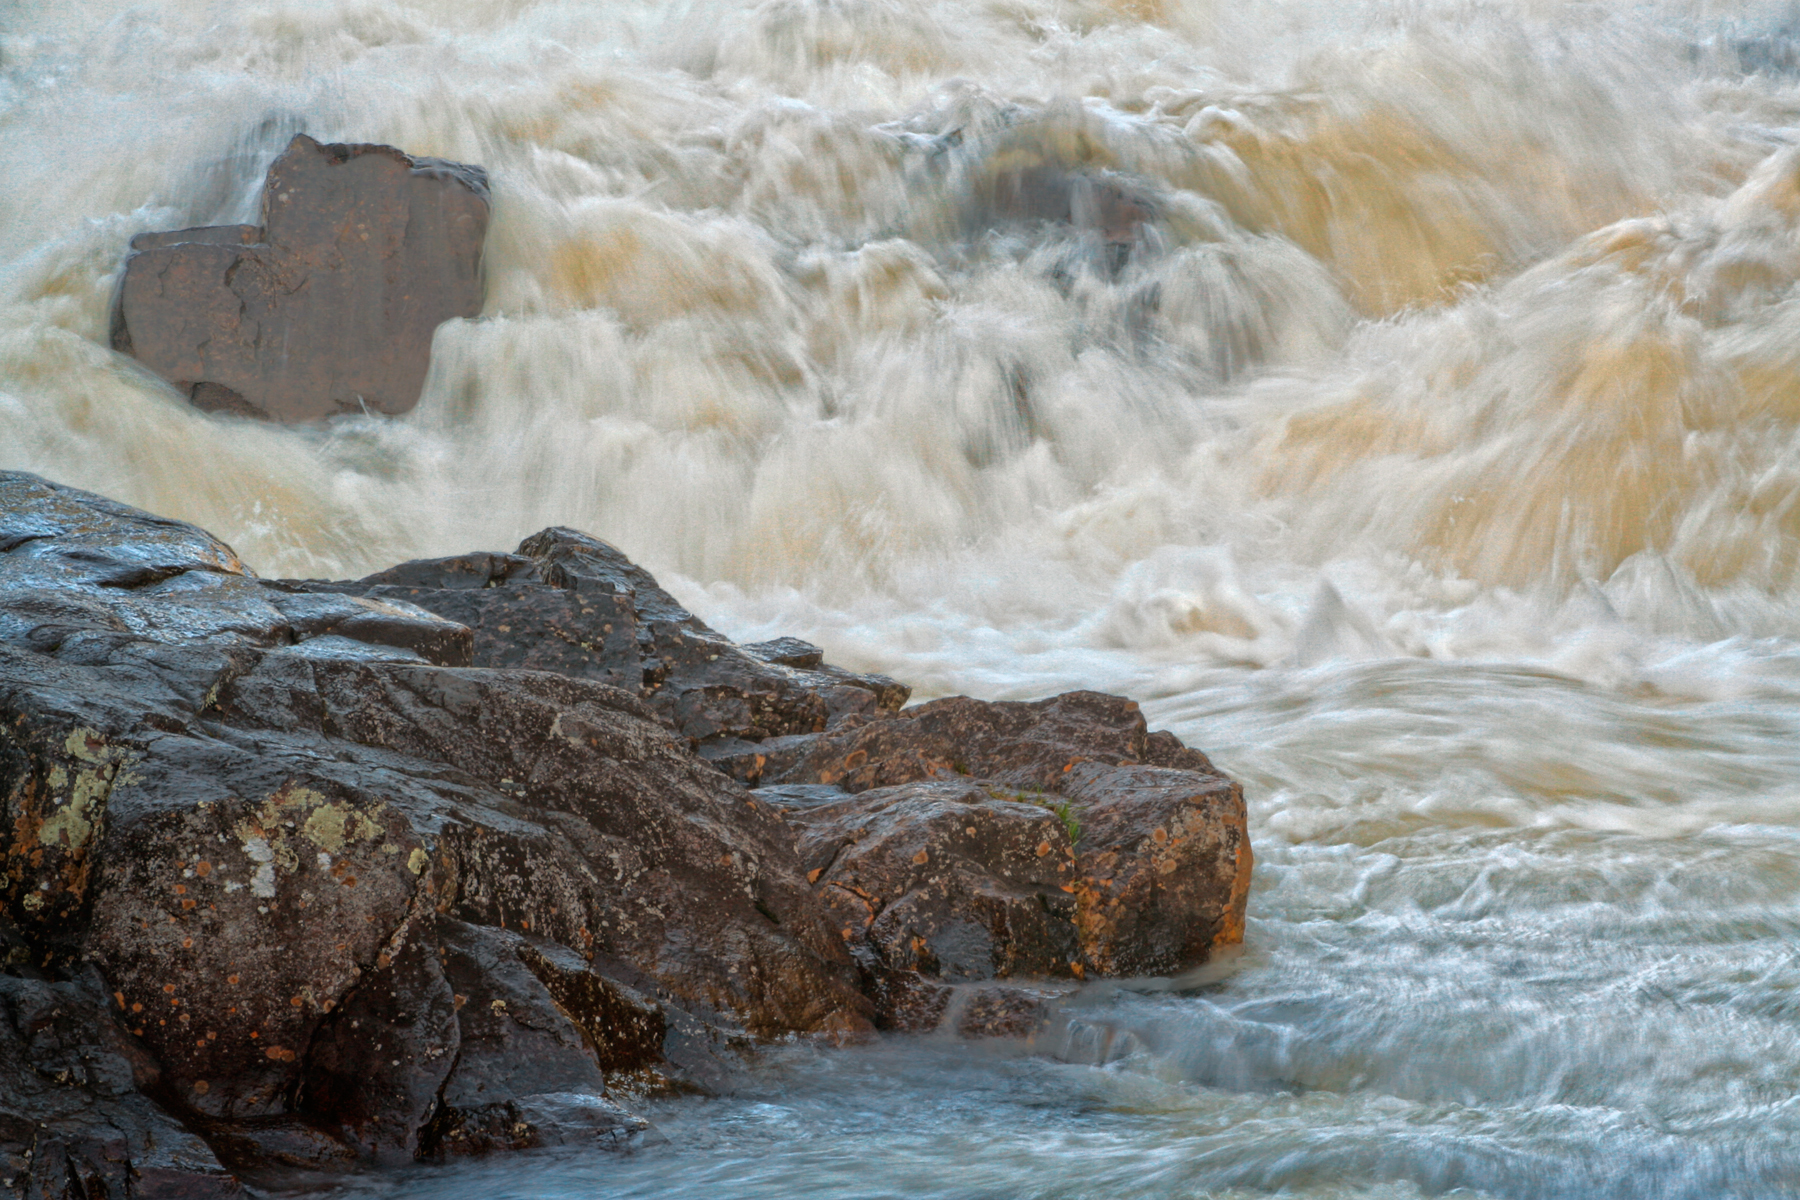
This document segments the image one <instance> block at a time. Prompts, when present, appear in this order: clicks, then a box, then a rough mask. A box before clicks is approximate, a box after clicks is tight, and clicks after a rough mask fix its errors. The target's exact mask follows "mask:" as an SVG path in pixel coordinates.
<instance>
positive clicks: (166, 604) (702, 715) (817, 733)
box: [0, 473, 1250, 1194]
mask: <svg viewBox="0 0 1800 1200" xmlns="http://www.w3.org/2000/svg"><path fill="white" fill-rule="evenodd" d="M905 698H906V691H905V689H904V688H903V687H901V686H900V685H898V684H895V683H893V681H891V680H887V679H884V678H882V677H879V676H867V675H856V674H853V673H850V672H846V671H842V670H838V669H836V668H833V667H831V666H830V665H828V664H827V663H825V662H824V659H823V655H822V654H821V653H820V652H819V651H818V649H817V647H813V646H810V645H808V644H807V643H804V642H799V641H797V640H795V639H776V640H774V641H771V642H764V643H758V644H756V645H752V646H738V645H735V644H733V643H732V642H730V641H729V640H728V639H726V638H724V637H723V636H722V635H720V634H719V633H717V632H716V631H714V630H712V629H711V628H709V627H708V626H706V625H705V624H704V623H703V622H701V621H700V620H699V619H698V618H697V617H695V616H694V615H693V614H692V613H690V612H688V611H687V610H686V609H684V608H682V607H681V606H680V605H679V604H678V603H677V602H676V601H675V600H674V598H673V597H671V596H670V595H669V594H668V593H667V592H665V591H664V590H663V589H662V588H660V587H659V586H658V585H657V584H656V581H655V580H654V579H652V578H651V577H650V576H649V575H648V574H647V573H645V572H644V571H643V570H642V569H641V568H638V567H636V566H635V565H634V564H632V563H630V562H629V561H628V560H626V559H625V558H624V557H623V556H622V555H621V554H619V552H618V551H617V550H615V549H613V548H612V547H610V546H607V545H606V544H605V543H602V542H598V541H596V540H595V539H592V538H589V537H586V536H585V535H582V534H578V533H574V532H572V531H569V530H560V529H552V530H546V531H544V532H543V533H541V534H538V535H536V536H534V537H532V538H529V539H527V540H526V541H525V542H524V543H523V544H521V546H520V547H519V548H518V550H517V551H516V552H515V553H511V554H502V553H479V554H468V555H462V556H458V557H455V558H449V559H437V560H430V561H425V562H415V563H407V564H403V565H401V566H399V567H395V568H393V569H391V570H388V571H384V572H381V573H379V574H378V575H374V576H371V577H369V578H367V579H364V580H358V581H353V582H337V583H333V582H325V581H292V580H290V581H265V580H261V579H258V578H257V577H256V576H255V575H254V574H252V573H251V572H250V571H249V570H248V569H247V568H245V567H244V566H243V564H242V563H241V562H239V561H238V560H237V558H236V556H235V555H234V554H233V553H232V552H231V550H230V548H229V547H227V546H225V545H223V544H222V543H220V542H218V541H217V540H215V539H213V538H211V537H210V536H208V535H207V534H205V533H203V532H202V531H200V530H197V529H195V528H193V527H192V526H187V525H183V524H180V523H179V522H173V521H166V520H162V519H159V518H155V517H152V516H150V515H148V514H145V513H141V512H138V511H136V510H133V509H129V508H126V507H124V506H122V505H117V504H114V503H112V502H110V501H106V500H104V499H102V498H100V497H96V496H92V495H89V494H87V493H82V492H76V491H73V490H71V489H66V488H60V487H57V486H55V485H53V484H49V483H46V482H45V481H43V480H40V479H36V478H35V477H31V476H26V475H18V474H4V473H0V913H4V914H8V915H9V917H10V918H11V919H10V921H9V922H0V998H6V997H13V996H14V995H15V994H16V995H17V996H26V995H27V993H29V995H30V996H35V997H38V999H34V1000H31V1004H33V1005H37V1008H34V1009H32V1011H34V1012H35V1011H38V1010H40V1009H42V1007H43V1001H42V997H43V995H46V994H47V993H44V991H43V989H45V988H50V989H58V988H60V989H64V992H66V993H67V995H68V996H69V997H72V999H70V1001H69V1004H76V1001H77V1000H79V1002H80V1004H85V1005H86V1007H85V1008H81V1007H80V1005H79V1004H77V1005H76V1007H74V1008H67V1007H66V1006H65V1010H66V1011H70V1012H73V1011H80V1012H82V1013H84V1014H86V1015H84V1016H82V1017H81V1022H84V1024H81V1029H82V1030H84V1031H85V1032H82V1033H80V1036H79V1037H76V1036H74V1035H69V1036H67V1037H64V1036H63V1035H58V1037H59V1038H60V1039H61V1040H60V1041H56V1042H55V1045H59V1046H64V1047H65V1048H66V1047H67V1046H75V1047H77V1048H78V1051H79V1052H77V1053H75V1054H74V1056H73V1057H69V1056H68V1055H65V1056H64V1060H58V1061H60V1062H62V1064H63V1065H60V1066H58V1065H54V1064H52V1065H50V1066H46V1065H45V1064H46V1063H51V1059H48V1058H44V1057H43V1056H42V1054H41V1053H40V1050H42V1048H43V1047H45V1046H51V1045H52V1043H51V1042H42V1043H41V1045H39V1044H38V1043H33V1042H31V1040H30V1039H31V1037H37V1036H38V1034H36V1033H33V1034H31V1035H30V1036H29V1037H26V1036H25V1035H20V1036H21V1037H24V1040H23V1041H20V1040H19V1038H15V1039H14V1041H15V1043H18V1046H23V1047H25V1048H24V1049H19V1048H17V1046H15V1045H14V1043H5V1044H4V1045H0V1085H4V1084H6V1082H7V1080H9V1079H23V1080H25V1081H26V1083H29V1087H26V1084H25V1083H21V1084H19V1085H18V1086H19V1087H22V1088H25V1090H24V1091H21V1092H20V1093H19V1094H20V1095H24V1096H27V1097H28V1098H31V1104H33V1105H38V1107H37V1108H30V1109H29V1110H27V1109H24V1108H19V1105H14V1108H19V1111H18V1112H17V1113H16V1114H14V1116H12V1117H6V1118H0V1164H15V1160H16V1161H17V1162H25V1161H26V1160H25V1159H24V1158H23V1157H22V1156H23V1155H24V1153H25V1150H26V1149H28V1148H29V1146H27V1145H26V1142H25V1141H22V1140H20V1139H22V1138H24V1137H25V1134H26V1132H28V1129H27V1125H26V1124H20V1123H19V1122H30V1121H37V1120H38V1118H36V1117H33V1116H32V1115H31V1113H33V1112H38V1111H44V1112H49V1111H51V1110H52V1109H54V1110H55V1112H56V1113H58V1114H61V1115H58V1116H56V1117H55V1120H52V1121H49V1123H48V1124H47V1125H46V1124H45V1122H44V1121H39V1124H38V1125H36V1126H31V1127H30V1128H33V1129H41V1128H50V1129H51V1130H52V1132H53V1133H54V1134H55V1138H56V1139H57V1140H56V1141H55V1145H54V1146H51V1145H50V1144H49V1143H45V1146H46V1149H45V1151H44V1154H45V1157H43V1158H42V1159H33V1160H31V1161H32V1162H41V1163H52V1162H54V1163H59V1164H62V1165H61V1166H57V1167H56V1168H55V1169H56V1170H57V1171H62V1172H63V1173H64V1174H63V1175H59V1176H57V1177H58V1178H63V1177H64V1176H65V1175H67V1174H68V1172H69V1171H73V1172H74V1175H73V1176H69V1177H71V1178H86V1177H85V1176H82V1174H81V1172H83V1171H86V1172H89V1174H90V1175H92V1176H93V1178H94V1179H95V1180H98V1181H99V1182H98V1183H97V1184H96V1186H103V1187H107V1188H111V1187H113V1186H114V1183H113V1182H110V1181H112V1180H114V1179H115V1176H117V1175H118V1171H120V1170H124V1169H125V1168H123V1167H120V1166H119V1164H120V1163H123V1162H129V1163H130V1164H134V1165H132V1166H131V1168H130V1169H131V1170H135V1171H139V1172H140V1174H142V1172H143V1171H144V1170H145V1169H147V1168H144V1167H141V1166H139V1165H136V1164H153V1163H156V1162H160V1161H161V1160H160V1159H157V1158H156V1155H158V1154H161V1153H163V1152H164V1151H165V1150H166V1149H167V1148H169V1147H183V1146H185V1147H188V1148H189V1149H190V1150H192V1151H193V1153H192V1154H189V1155H188V1157H187V1158H185V1159H183V1160H181V1161H182V1162H185V1163H188V1165H187V1166H181V1165H180V1164H177V1165H175V1166H170V1167H167V1168H166V1169H167V1170H169V1171H172V1172H175V1174H174V1175H171V1176H170V1178H177V1177H179V1173H180V1172H181V1171H186V1170H190V1169H191V1170H192V1171H193V1172H196V1173H197V1174H196V1175H195V1178H196V1179H198V1180H200V1181H201V1182H199V1183H195V1184H194V1185H193V1187H194V1188H195V1189H201V1190H197V1191H195V1192H194V1194H204V1193H203V1189H204V1188H206V1187H214V1186H215V1184H216V1185H217V1187H218V1188H222V1189H225V1190H224V1191H223V1192H221V1193H220V1194H229V1191H230V1189H231V1188H235V1187H236V1186H237V1184H236V1182H235V1180H234V1179H233V1178H232V1176H231V1174H230V1173H228V1172H227V1170H226V1167H229V1168H231V1170H232V1171H235V1172H237V1173H238V1174H239V1175H240V1176H242V1177H245V1178H252V1179H253V1180H254V1181H257V1182H261V1181H265V1180H268V1179H272V1178H278V1177H279V1175H280V1172H281V1171H295V1170H298V1171H307V1172H318V1171H334V1170H343V1169H346V1168H349V1167H353V1166H356V1165H358V1164H368V1163H394V1162H405V1161H408V1160H411V1159H413V1158H417V1157H422V1156H424V1157H429V1156H455V1155H461V1154H472V1153H484V1152H487V1151H491V1150H501V1149H507V1148H519V1147H524V1146H531V1145H550V1144H565V1143H580V1144H584V1145H592V1146H597V1147H611V1148H628V1147H630V1146H632V1145H636V1144H640V1143H641V1142H643V1141H644V1140H645V1139H647V1138H652V1137H654V1131H652V1130H650V1129H649V1128H648V1126H647V1125H646V1124H645V1123H644V1122H643V1121H642V1120H641V1119H639V1118H637V1117H634V1116H632V1115H631V1114H630V1113H629V1112H628V1111H626V1109H625V1108H623V1107H622V1106H621V1103H620V1102H621V1100H629V1099H630V1098H631V1097H634V1096H642V1095H648V1094H659V1093H661V1094H666V1093H668V1092H672V1091H673V1092H679V1091H692V1090H699V1091H705V1090H719V1089H722V1088H726V1087H729V1086H731V1080H732V1077H733V1074H734V1071H735V1070H736V1069H737V1065H738V1063H739V1062H740V1061H741V1058H740V1056H741V1055H742V1054H743V1053H745V1051H746V1050H747V1048H748V1047H749V1046H750V1045H751V1044H752V1043H753V1042H754V1040H755V1039H760V1038H770V1037H778V1036H787V1035H792V1034H796V1033H800V1034H811V1035H817V1036H823V1037H828V1038H831V1039H836V1040H849V1039H854V1038H856V1037H858V1036H862V1035H863V1034H865V1033H866V1032H867V1031H868V1030H869V1029H871V1028H872V1027H873V1024H874V1023H876V1022H879V1023H880V1024H881V1025H883V1026H885V1027H887V1028H891V1029H897V1030H926V1029H948V1030H952V1031H955V1032H957V1033H959V1034H961V1035H963V1036H1007V1037H1018V1036H1026V1035H1028V1034H1029V1033H1030V1031H1032V1030H1034V1029H1036V1028H1037V1027H1038V1026H1039V1025H1040V1024H1041V1023H1042V1021H1043V1020H1044V1019H1045V1017H1046V1015H1047V1014H1048V1013H1050V1012H1051V1011H1052V1010H1053V1009H1054V1007H1055V1005H1056V1004H1057V1003H1058V999H1059V997H1060V996H1061V995H1062V994H1063V992H1064V991H1065V990H1066V989H1069V988H1073V987H1074V986H1076V985H1077V982H1078V981H1079V980H1080V979H1081V978H1083V977H1084V976H1092V975H1094V974H1096V973H1099V974H1115V975H1118V974H1124V975H1131V974H1139V973H1170V972H1175V971H1180V970H1184V969H1186V968H1187V967H1189V966H1192V965H1194V964H1196V963H1198V962H1201V961H1204V960H1205V958H1206V957H1207V956H1208V955H1209V954H1210V953H1211V952H1212V950H1213V948H1214V947H1216V946H1218V945H1221V944H1224V943H1228V942H1230V941H1233V940H1235V939H1237V938H1240V937H1241V936H1242V920H1243V908H1244V892H1245V889H1246V888H1247V886H1248V878H1249V869H1250V854H1249V846H1248V842H1247V840H1246V839H1245V837H1244V824H1243V803H1242V798H1241V795H1240V794H1239V792H1238V790H1237V788H1236V785H1234V784H1232V783H1231V782H1230V781H1229V780H1227V779H1225V778H1224V777H1223V776H1221V775H1219V774H1218V773H1217V772H1216V771H1214V770H1213V769H1212V766H1211V764H1210V763H1208V762H1207V760H1206V759H1205V756H1204V755H1201V754H1199V753H1198V752H1196V751H1192V750H1189V749H1187V748H1185V747H1183V746H1182V745H1181V744H1180V743H1179V742H1178V741H1177V740H1176V739H1174V738H1173V737H1171V736H1170V735H1168V734H1152V733H1150V732H1148V731H1147V730H1146V728H1145V725H1144V721H1143V718H1142V716H1141V714H1140V713H1139V712H1138V711H1137V708H1136V706H1135V705H1133V704H1131V703H1129V702H1128V701H1124V700H1120V699H1117V698H1115V697H1108V696H1100V695H1096V694H1093V693H1070V694H1068V695H1065V696H1060V697H1056V698H1054V699H1051V700H1047V701H1042V702H1038V703H1035V704H1022V703H1003V704H990V703H984V702H978V701H974V700H969V699H966V698H954V699H950V700H940V701H935V702H933V703H931V704H926V705H922V706H920V707H919V708H917V709H912V710H907V711H899V706H900V705H901V704H902V703H903V702H904V700H905ZM747 783H757V784H760V785H761V786H760V787H759V788H757V789H756V790H754V791H752V790H750V789H749V788H747V787H746V786H745V785H746V784H747ZM7 989H12V990H11V991H8V990H7ZM33 989H36V990H33ZM57 994H58V995H61V994H63V993H57ZM84 997H85V999H83V998H84ZM96 997H98V998H99V999H96ZM7 1003H8V1004H11V1005H13V1008H12V1009H9V1016H8V1020H9V1021H12V1022H13V1026H12V1027H13V1028H14V1029H15V1030H24V1029H26V1028H27V1026H30V1027H31V1028H32V1029H34V1030H41V1029H47V1028H50V1027H51V1026H49V1025H43V1024H42V1023H41V1022H40V1023H38V1024H35V1025H34V1024H32V1022H33V1021H36V1020H37V1018H35V1017H26V1016H19V1015H18V1014H19V1013H23V1012H25V1008H24V1007H21V1005H24V1004H25V1001H23V1000H13V999H7ZM59 1003H60V1002H59ZM52 1007H54V1005H52ZM52 1024H54V1022H52ZM108 1031H110V1032H108ZM3 1034H4V1030H0V1035H3ZM71 1038H73V1040H71ZM0 1041H3V1037H0ZM34 1045H38V1046H39V1049H37V1050H34V1049H32V1048H31V1047H32V1046H34ZM9 1047H10V1048H9ZM80 1047H86V1048H87V1049H79V1048H80ZM33 1054H39V1057H38V1058H33V1057H31V1056H32V1055H33ZM8 1055H10V1057H7V1056H8ZM65 1060H66V1061H65ZM21 1064H22V1065H21ZM5 1072H11V1074H4V1073H5ZM46 1081H47V1082H46ZM33 1089H36V1090H33ZM59 1089H60V1090H59ZM10 1094H11V1093H10V1092H8V1091H6V1090H5V1088H4V1087H3V1086H0V1113H11V1112H13V1110H12V1109H8V1108H6V1103H8V1102H10V1101H9V1100H7V1097H9V1096H10ZM152 1097H153V1098H154V1100H153V1099H152ZM23 1103H24V1102H23V1101H21V1102H20V1104H23ZM45 1106H48V1107H45ZM58 1106H61V1107H58ZM6 1120H12V1121H13V1122H14V1124H12V1125H6V1124H5V1123H4V1122H5V1121H6ZM46 1120H48V1119H46ZM55 1121H62V1122H63V1124H61V1125H57V1124H55ZM134 1122H135V1124H134ZM9 1130H10V1131H11V1132H9ZM109 1130H110V1131H112V1132H108V1131H109ZM30 1136H31V1138H32V1139H37V1138H39V1136H40V1134H39V1133H31V1135H30ZM46 1136H47V1135H46ZM8 1137H11V1138H12V1139H13V1140H12V1141H10V1142H9V1141H6V1138H8ZM96 1139H98V1140H96ZM120 1139H123V1140H120ZM134 1139H136V1140H134ZM183 1139H186V1140H185V1141H184V1140H183ZM34 1144H35V1143H34ZM57 1147H60V1148H57ZM208 1147H210V1148H211V1149H208ZM159 1148H161V1149H159ZM215 1152H216V1157H214V1154H215ZM182 1153H183V1154H187V1151H185V1150H184V1151H182ZM6 1155H11V1156H12V1157H10V1158H9V1157H5V1156H6ZM58 1155H60V1156H61V1157H60V1158H59V1157H57V1156H58ZM221 1162H222V1163H224V1164H225V1165H224V1166H221V1165H220V1163H221ZM69 1164H74V1165H73V1166H70V1165H69ZM82 1164H86V1165H82ZM7 1169H8V1170H12V1169H14V1167H13V1166H8V1167H7ZM18 1169H19V1170H23V1169H24V1168H18ZM46 1169H48V1168H47V1167H32V1168H31V1170H32V1171H33V1172H35V1173H36V1174H35V1175H34V1176H33V1177H34V1178H35V1177H37V1176H38V1175H41V1174H42V1171H43V1170H46ZM157 1169H158V1170H163V1169H165V1168H164V1167H160V1166H159V1167H157ZM109 1171H111V1172H113V1174H111V1175H108V1174H106V1172H109ZM271 1172H274V1174H273V1175H271ZM19 1177H23V1176H19ZM144 1177H145V1178H149V1177H150V1176H147V1175H146V1176H144ZM34 1186H35V1185H34ZM82 1186H83V1187H86V1186H87V1185H86V1184H83V1185H82ZM183 1186H186V1185H183Z"/></svg>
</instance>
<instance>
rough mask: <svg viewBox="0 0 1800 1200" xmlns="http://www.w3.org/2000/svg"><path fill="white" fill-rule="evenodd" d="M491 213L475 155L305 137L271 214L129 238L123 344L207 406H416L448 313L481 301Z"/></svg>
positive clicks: (270, 184)
mask: <svg viewBox="0 0 1800 1200" xmlns="http://www.w3.org/2000/svg"><path fill="white" fill-rule="evenodd" d="M487 221H488V188H487V174H486V172H484V171H483V170H482V169H481V168H480V167H472V166H467V165H465V164H462V163H453V162H447V161H445V160H443V159H435V158H415V157H412V156H409V155H407V154H404V153H402V152H401V151H399V150H396V149H395V148H394V147H392V146H374V145H337V144H331V145H325V144H321V143H319V142H316V141H314V140H313V139H312V138H309V137H307V136H306V135H305V134H300V135H297V136H296V137H295V138H294V140H293V141H292V142H291V143H289V145H288V147H287V149H286V150H285V151H283V152H282V154H281V155H280V156H279V157H278V158H277V159H276V160H275V162H274V164H273V165H271V166H270V168H269V173H268V177H267V179H266V181H265V182H264V186H263V198H262V213H261V222H260V224H258V225H254V226H250V225H230V226H220V227H213V228H204V229H186V230H178V231H174V232H168V233H150V234H143V235H140V236H139V237H137V238H135V239H133V241H132V253H131V255H130V257H129V258H127V259H126V262H125V269H124V273H123V276H122V279H121V282H120V285H119V292H118V297H117V301H116V303H115V307H114V314H113V325H112V344H113V348H114V349H116V350H120V351H123V352H124V353H127V354H130V355H132V356H134V357H135V358H137V360H138V361H139V362H141V363H143V364H144V365H145V366H146V367H148V368H149V369H150V370H152V371H154V372H156V373H157V374H158V375H161V376H162V377H163V378H164V379H167V380H168V381H169V382H171V383H173V384H174V385H175V386H176V387H178V388H180V389H182V390H183V391H185V392H187V393H188V395H189V399H190V400H191V402H192V403H194V404H195V405H196V406H197V407H200V408H203V409H207V410H210V411H221V412H226V413H231V414H234V415H239V416H253V417H261V418H268V419H273V420H277V421H313V420H319V419H321V418H324V417H328V416H332V415H334V414H336V413H339V412H384V413H403V412H406V411H407V410H409V409H411V408H412V407H413V406H414V405H415V404H417V403H418V401H419V393H420V390H421V389H422V388H423V387H424V383H425V373H426V369H427V367H428V366H429V363H430V357H431V339H432V334H433V332H434V331H435V330H436V329H437V327H438V325H440V324H441V323H443V322H444V321H446V320H449V319H450V318H451V317H474V316H477V315H479V314H480V312H481V305H482V282H481V248H482V241H483V238H484V237H485V235H486V231H487Z"/></svg>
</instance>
